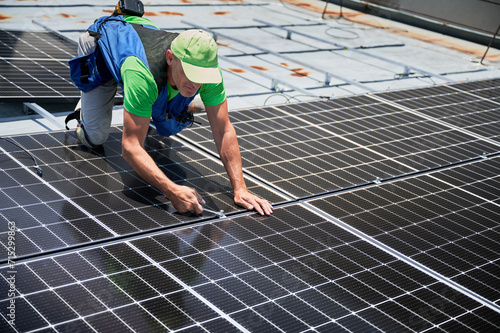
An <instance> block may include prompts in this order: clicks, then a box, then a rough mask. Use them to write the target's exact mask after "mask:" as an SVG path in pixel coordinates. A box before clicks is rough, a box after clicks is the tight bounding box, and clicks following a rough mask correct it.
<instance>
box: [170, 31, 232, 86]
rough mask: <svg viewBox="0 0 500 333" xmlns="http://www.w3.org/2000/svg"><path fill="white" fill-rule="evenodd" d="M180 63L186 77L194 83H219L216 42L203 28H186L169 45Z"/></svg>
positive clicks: (220, 79) (220, 80) (220, 78)
mask: <svg viewBox="0 0 500 333" xmlns="http://www.w3.org/2000/svg"><path fill="white" fill-rule="evenodd" d="M170 49H171V50H172V53H173V54H174V56H175V57H177V58H179V59H180V61H181V63H182V69H183V70H184V74H186V76H187V78H188V79H189V80H190V81H192V82H195V83H220V82H222V76H221V74H220V70H219V62H218V60H217V43H216V42H215V40H214V39H213V38H212V36H210V34H208V33H207V32H205V31H203V30H197V29H192V30H187V31H184V32H183V33H181V34H179V36H177V37H175V39H174V40H173V41H172V44H171V45H170Z"/></svg>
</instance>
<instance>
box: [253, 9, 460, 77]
mask: <svg viewBox="0 0 500 333" xmlns="http://www.w3.org/2000/svg"><path fill="white" fill-rule="evenodd" d="M253 20H254V21H255V22H259V23H261V24H265V25H268V26H270V27H273V28H277V29H281V30H284V31H286V32H287V37H286V38H287V39H289V38H290V36H291V34H292V33H294V34H297V35H300V36H304V37H307V38H311V39H314V40H317V41H320V42H322V43H326V44H330V45H334V46H336V47H341V48H344V49H346V50H347V49H348V50H350V51H352V52H356V53H359V54H363V55H365V56H367V57H371V58H375V59H378V60H382V61H385V62H389V63H391V64H393V65H398V66H401V67H403V68H411V69H413V70H415V71H417V72H420V73H422V74H425V75H427V76H432V77H435V78H437V79H441V80H443V81H446V82H453V83H457V81H455V80H452V79H450V78H447V77H446V76H443V75H440V74H434V73H431V72H428V71H426V70H423V69H421V68H418V67H415V66H411V65H407V64H403V63H401V62H399V61H395V60H391V59H388V58H385V57H381V56H378V55H375V54H370V53H368V52H365V51H362V50H358V49H354V48H349V47H347V46H345V45H341V44H337V43H334V42H331V41H328V40H325V39H322V38H319V37H315V36H312V35H309V34H306V33H303V32H300V31H296V30H292V29H288V28H285V27H281V26H279V25H276V24H272V23H269V22H266V21H262V20H258V19H253Z"/></svg>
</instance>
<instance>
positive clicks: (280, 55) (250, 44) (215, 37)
mask: <svg viewBox="0 0 500 333" xmlns="http://www.w3.org/2000/svg"><path fill="white" fill-rule="evenodd" d="M181 22H182V23H185V24H188V25H190V26H193V27H196V28H199V29H203V30H205V31H209V32H211V33H212V34H213V35H214V39H215V40H217V36H222V37H224V38H226V39H230V40H233V41H235V42H238V43H240V44H243V45H246V46H250V47H253V48H255V49H257V50H260V51H262V52H265V53H269V54H272V55H274V56H277V57H280V58H283V59H286V60H288V61H291V62H294V63H296V64H299V65H301V66H304V67H307V68H310V69H312V70H315V71H317V72H319V73H324V74H325V85H329V84H330V79H331V78H332V77H333V78H336V79H338V80H340V81H342V82H345V83H349V84H351V85H353V86H356V87H358V88H361V89H363V90H366V91H369V92H372V91H375V90H374V89H372V88H370V87H368V86H366V85H365V84H363V83H360V82H357V81H353V80H350V79H347V78H345V77H343V76H340V75H337V74H334V73H330V72H325V71H324V70H323V69H321V68H318V67H314V66H311V64H310V63H307V62H302V61H300V60H297V59H293V58H291V57H288V56H285V55H283V54H281V53H279V52H274V51H271V50H268V49H265V48H263V47H260V46H258V45H255V44H252V43H249V42H247V41H244V40H241V39H238V38H235V37H231V36H228V35H226V34H222V33H220V32H217V31H214V30H212V29H210V28H207V27H203V26H201V25H199V24H194V23H191V22H186V21H184V20H182V21H181ZM226 59H227V57H226Z"/></svg>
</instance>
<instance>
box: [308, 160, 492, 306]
mask: <svg viewBox="0 0 500 333" xmlns="http://www.w3.org/2000/svg"><path fill="white" fill-rule="evenodd" d="M499 170H500V158H498V157H497V158H491V159H485V160H480V161H477V162H474V163H471V164H467V165H464V166H460V167H455V168H452V169H446V170H442V171H439V172H435V173H432V174H429V175H422V176H418V177H413V178H410V179H405V180H399V181H395V182H391V183H387V184H380V185H377V186H375V187H370V188H365V189H360V190H356V191H352V192H349V193H345V194H339V195H336V196H331V197H326V198H322V199H317V200H315V201H313V202H312V204H313V205H314V206H316V207H318V208H320V209H321V210H323V211H325V212H327V213H329V214H331V215H332V216H334V217H336V218H338V219H340V220H341V221H342V222H344V223H347V224H348V225H350V226H352V227H354V228H356V229H357V230H359V231H360V232H362V233H364V234H366V235H367V236H369V237H372V238H374V239H376V240H378V241H380V242H382V243H384V244H385V245H387V246H389V247H391V248H392V249H394V250H396V251H398V252H399V253H401V254H402V255H405V256H407V257H409V258H412V259H413V260H415V261H417V262H419V263H421V264H423V265H425V266H427V267H429V268H431V269H432V270H434V271H436V272H438V273H439V274H442V275H443V276H445V277H447V278H449V279H451V280H452V281H455V282H457V283H459V284H461V285H463V286H464V287H465V288H468V289H470V290H472V291H473V292H475V293H477V294H479V295H481V296H482V297H484V298H486V299H488V300H489V301H491V302H492V303H494V304H497V305H500V292H499V291H498V285H499V284H500V279H499V278H498V276H499V275H498V272H499V269H500V251H499V250H500V242H499V231H500V199H499V198H500V190H499V189H500V186H499V185H500V176H499V173H498V171H499Z"/></svg>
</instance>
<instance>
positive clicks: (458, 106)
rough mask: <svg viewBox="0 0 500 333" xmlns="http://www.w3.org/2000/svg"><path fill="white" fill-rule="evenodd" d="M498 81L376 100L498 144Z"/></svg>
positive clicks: (383, 96)
mask: <svg viewBox="0 0 500 333" xmlns="http://www.w3.org/2000/svg"><path fill="white" fill-rule="evenodd" d="M499 81H500V80H498V79H493V80H484V81H479V82H470V83H461V84H454V85H450V86H448V87H439V88H421V89H415V90H410V91H400V92H388V93H381V94H376V96H378V97H380V98H382V99H386V100H389V101H391V102H393V103H396V104H397V105H400V106H402V107H404V108H407V109H411V110H415V111H418V112H420V113H422V114H424V115H426V116H429V117H432V118H435V119H439V120H441V121H444V122H445V124H450V125H452V126H454V127H457V128H461V129H466V130H468V131H470V132H472V133H473V135H477V136H480V137H483V138H488V139H492V140H495V141H496V142H500V139H499V134H498V130H497V128H498V125H499V120H498V119H499V115H500V87H499V85H500V83H499Z"/></svg>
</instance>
